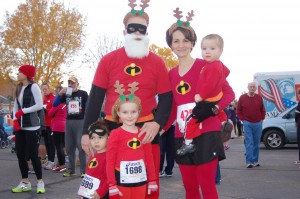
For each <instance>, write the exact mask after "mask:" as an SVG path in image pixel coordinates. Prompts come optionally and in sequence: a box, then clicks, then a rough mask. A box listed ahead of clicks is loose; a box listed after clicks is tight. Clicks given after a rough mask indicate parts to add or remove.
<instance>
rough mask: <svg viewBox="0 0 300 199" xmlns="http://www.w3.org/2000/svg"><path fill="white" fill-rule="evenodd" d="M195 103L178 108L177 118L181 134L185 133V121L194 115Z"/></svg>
mask: <svg viewBox="0 0 300 199" xmlns="http://www.w3.org/2000/svg"><path fill="white" fill-rule="evenodd" d="M195 105H196V104H195V102H193V103H189V104H183V105H181V106H178V107H177V118H176V121H177V123H178V127H179V130H180V132H181V133H184V128H185V120H186V119H187V117H188V116H189V115H190V114H191V113H192V110H193V108H194V107H195Z"/></svg>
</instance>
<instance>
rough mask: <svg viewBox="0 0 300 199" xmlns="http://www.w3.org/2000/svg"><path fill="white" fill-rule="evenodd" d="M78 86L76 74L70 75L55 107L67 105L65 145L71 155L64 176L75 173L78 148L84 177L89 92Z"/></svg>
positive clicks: (55, 101)
mask: <svg viewBox="0 0 300 199" xmlns="http://www.w3.org/2000/svg"><path fill="white" fill-rule="evenodd" d="M78 86H79V83H78V79H77V78H76V77H75V76H70V77H69V79H68V88H63V89H62V90H61V91H60V92H59V93H58V95H56V97H55V99H54V102H53V107H57V106H58V105H60V104H61V103H66V107H67V118H66V131H65V147H66V152H67V155H68V156H69V168H68V170H67V171H66V172H65V173H64V174H63V176H64V177H70V176H72V175H74V174H75V168H76V167H75V160H76V153H75V152H76V148H77V149H78V151H79V160H80V176H81V177H82V178H83V177H84V173H85V167H86V155H85V153H84V151H83V150H82V147H81V136H82V129H83V118H84V116H85V107H86V102H87V99H88V94H87V92H86V91H83V90H80V89H78ZM67 89H68V92H69V91H70V90H71V92H70V93H67Z"/></svg>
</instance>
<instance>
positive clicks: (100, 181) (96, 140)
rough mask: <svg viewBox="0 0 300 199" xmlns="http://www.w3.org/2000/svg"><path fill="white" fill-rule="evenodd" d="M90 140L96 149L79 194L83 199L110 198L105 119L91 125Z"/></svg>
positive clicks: (107, 133) (89, 161)
mask: <svg viewBox="0 0 300 199" xmlns="http://www.w3.org/2000/svg"><path fill="white" fill-rule="evenodd" d="M88 130H89V137H90V142H91V145H92V147H93V149H94V150H95V154H94V156H90V158H89V160H88V164H87V167H86V170H85V175H84V178H83V179H82V182H81V184H80V187H79V190H78V194H79V195H81V196H83V197H81V199H83V198H84V199H85V198H92V199H108V184H107V175H106V144H107V139H108V136H109V131H108V129H107V126H106V124H105V122H104V121H102V120H99V121H97V122H95V123H93V124H91V125H90V127H89V129H88Z"/></svg>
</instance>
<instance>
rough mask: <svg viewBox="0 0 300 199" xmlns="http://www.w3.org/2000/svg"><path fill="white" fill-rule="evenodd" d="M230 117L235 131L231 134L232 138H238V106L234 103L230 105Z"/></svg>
mask: <svg viewBox="0 0 300 199" xmlns="http://www.w3.org/2000/svg"><path fill="white" fill-rule="evenodd" d="M229 119H230V120H231V122H232V124H233V133H232V135H231V138H232V139H233V138H236V124H237V118H236V108H235V107H234V106H233V105H232V104H230V105H229Z"/></svg>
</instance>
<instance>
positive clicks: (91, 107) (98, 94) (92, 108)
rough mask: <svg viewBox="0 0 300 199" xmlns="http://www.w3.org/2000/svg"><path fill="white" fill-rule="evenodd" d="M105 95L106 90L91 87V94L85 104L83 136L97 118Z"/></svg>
mask: <svg viewBox="0 0 300 199" xmlns="http://www.w3.org/2000/svg"><path fill="white" fill-rule="evenodd" d="M105 93H106V89H104V88H100V87H97V86H95V85H92V88H91V92H90V95H89V97H88V100H87V103H86V109H85V115H84V122H83V134H88V128H89V125H90V124H92V123H93V122H95V121H96V120H97V119H98V118H99V116H100V112H101V107H102V104H103V101H104V97H105Z"/></svg>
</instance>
